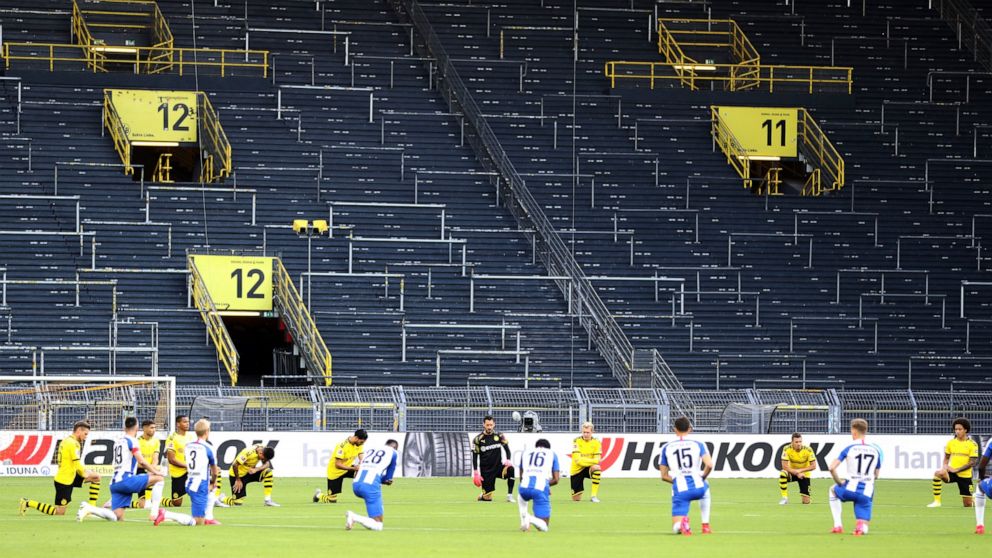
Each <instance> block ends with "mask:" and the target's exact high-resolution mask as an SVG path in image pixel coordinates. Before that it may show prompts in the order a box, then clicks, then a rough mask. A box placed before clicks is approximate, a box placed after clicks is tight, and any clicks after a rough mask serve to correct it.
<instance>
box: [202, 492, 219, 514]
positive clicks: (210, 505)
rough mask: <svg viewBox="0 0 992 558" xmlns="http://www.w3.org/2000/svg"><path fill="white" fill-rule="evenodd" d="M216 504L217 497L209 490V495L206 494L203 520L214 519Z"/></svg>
mask: <svg viewBox="0 0 992 558" xmlns="http://www.w3.org/2000/svg"><path fill="white" fill-rule="evenodd" d="M216 503H217V495H216V494H214V492H213V491H212V490H211V491H210V494H207V510H206V512H204V514H203V518H204V519H213V518H214V504H216Z"/></svg>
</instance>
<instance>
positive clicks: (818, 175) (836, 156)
mask: <svg viewBox="0 0 992 558" xmlns="http://www.w3.org/2000/svg"><path fill="white" fill-rule="evenodd" d="M798 112H799V114H798V118H797V121H798V128H799V130H798V131H797V136H798V137H797V139H798V150H799V152H800V153H802V154H803V155H805V156H806V160H807V162H808V163H809V164H810V165H812V166H813V172H812V173H811V174H810V176H809V177H807V180H806V183H805V184H804V186H803V190H802V195H804V196H806V195H812V196H819V195H821V194H822V193H823V192H830V191H834V190H840V189H842V188H843V187H844V169H845V167H844V158H843V157H841V154H840V152H838V151H837V148H835V147H834V145H833V144H832V143H830V139H829V138H827V135H826V134H824V133H823V130H821V129H820V127H819V126H818V125H817V123H816V120H814V119H813V117H812V115H810V113H809V111H807V110H806V109H804V108H801V107H800V108H799V109H798ZM710 130H711V134H712V135H713V141H714V142H715V143H716V145H717V146H718V147H719V148H720V151H722V152H723V153H724V155H726V157H727V163H728V164H729V165H730V166H731V167H733V169H734V170H735V171H737V174H738V175H740V177H741V178H742V179H743V180H744V187H745V188H748V189H750V188H751V187H752V186H753V183H754V182H753V179H752V178H751V157H750V155H749V154H748V152H747V150H746V149H744V148H743V147H742V146H741V143H740V141H738V139H737V138H736V136H734V134H733V132H732V131H731V130H730V128H729V127H728V126H727V125H726V123H725V122H724V121H723V119H722V118H721V117H720V111H719V110H717V107H716V106H711V107H710ZM781 171H782V169H781V167H771V168H769V169H768V171H767V172H766V173H765V177H764V179H765V186H764V187H765V188H768V189H769V190H768V192H769V194H771V195H779V186H780V185H781V183H782V181H781V178H780V176H779V173H780V172H781ZM824 176H826V177H827V180H828V184H829V185H828V186H827V187H824V186H823V177H824Z"/></svg>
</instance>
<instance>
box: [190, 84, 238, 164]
mask: <svg viewBox="0 0 992 558" xmlns="http://www.w3.org/2000/svg"><path fill="white" fill-rule="evenodd" d="M197 96H198V97H199V104H200V118H199V119H197V120H198V122H199V124H200V130H201V131H202V132H203V133H202V136H201V145H202V146H203V150H204V152H205V154H206V157H202V156H201V160H202V161H203V166H202V167H201V174H202V179H203V182H215V181H220V180H224V179H225V178H227V177H228V176H230V175H231V142H230V141H228V139H227V134H225V133H224V128H223V127H222V126H221V124H220V118H218V117H217V112H216V111H214V107H213V105H211V104H210V99H209V98H208V97H207V95H206V94H205V93H203V92H202V91H201V92H198V94H197Z"/></svg>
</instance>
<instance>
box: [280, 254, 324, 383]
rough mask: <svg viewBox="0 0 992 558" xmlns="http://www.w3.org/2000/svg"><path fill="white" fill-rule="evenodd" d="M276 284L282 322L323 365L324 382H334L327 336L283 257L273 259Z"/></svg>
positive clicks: (312, 358)
mask: <svg viewBox="0 0 992 558" xmlns="http://www.w3.org/2000/svg"><path fill="white" fill-rule="evenodd" d="M274 262H275V264H274V265H275V269H274V270H273V279H274V280H273V286H274V288H275V296H274V297H273V302H274V303H275V304H277V305H278V309H279V312H280V314H281V315H282V318H283V322H285V323H286V325H287V326H288V327H289V328H290V332H291V333H292V334H293V338H294V342H295V343H296V344H297V345H298V346H299V347H300V349H301V350H302V351H303V353H304V354H305V355H307V356H308V360H309V361H311V362H312V363H313V364H314V365H316V366H318V367H320V369H319V370H318V372H320V373H321V374H322V375H323V377H324V385H326V386H329V385H331V351H329V350H328V349H327V345H326V344H325V343H324V338H323V337H321V335H320V331H319V330H318V329H317V324H316V323H314V321H313V318H312V317H311V316H310V312H309V310H307V307H306V305H304V304H303V299H302V298H301V297H300V293H299V292H298V291H297V290H296V285H294V284H293V279H292V278H291V277H290V276H289V272H287V271H286V268H285V266H283V265H282V260H280V259H279V258H274Z"/></svg>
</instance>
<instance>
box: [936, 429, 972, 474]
mask: <svg viewBox="0 0 992 558" xmlns="http://www.w3.org/2000/svg"><path fill="white" fill-rule="evenodd" d="M944 453H945V454H947V455H949V456H951V457H950V459H949V460H948V462H947V465H948V467H950V468H952V469H957V468H958V467H962V466H964V465H967V464H968V462H969V461H971V460H972V459H978V444H976V443H975V441H974V440H972V439H971V438H965V439H964V440H958V439H957V438H951V439H950V441H948V442H947V446H945V447H944ZM973 470H974V467H968V468H967V469H963V470H961V471H958V473H957V475H958V476H959V477H961V478H963V479H970V478H971V475H972V471H973Z"/></svg>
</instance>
